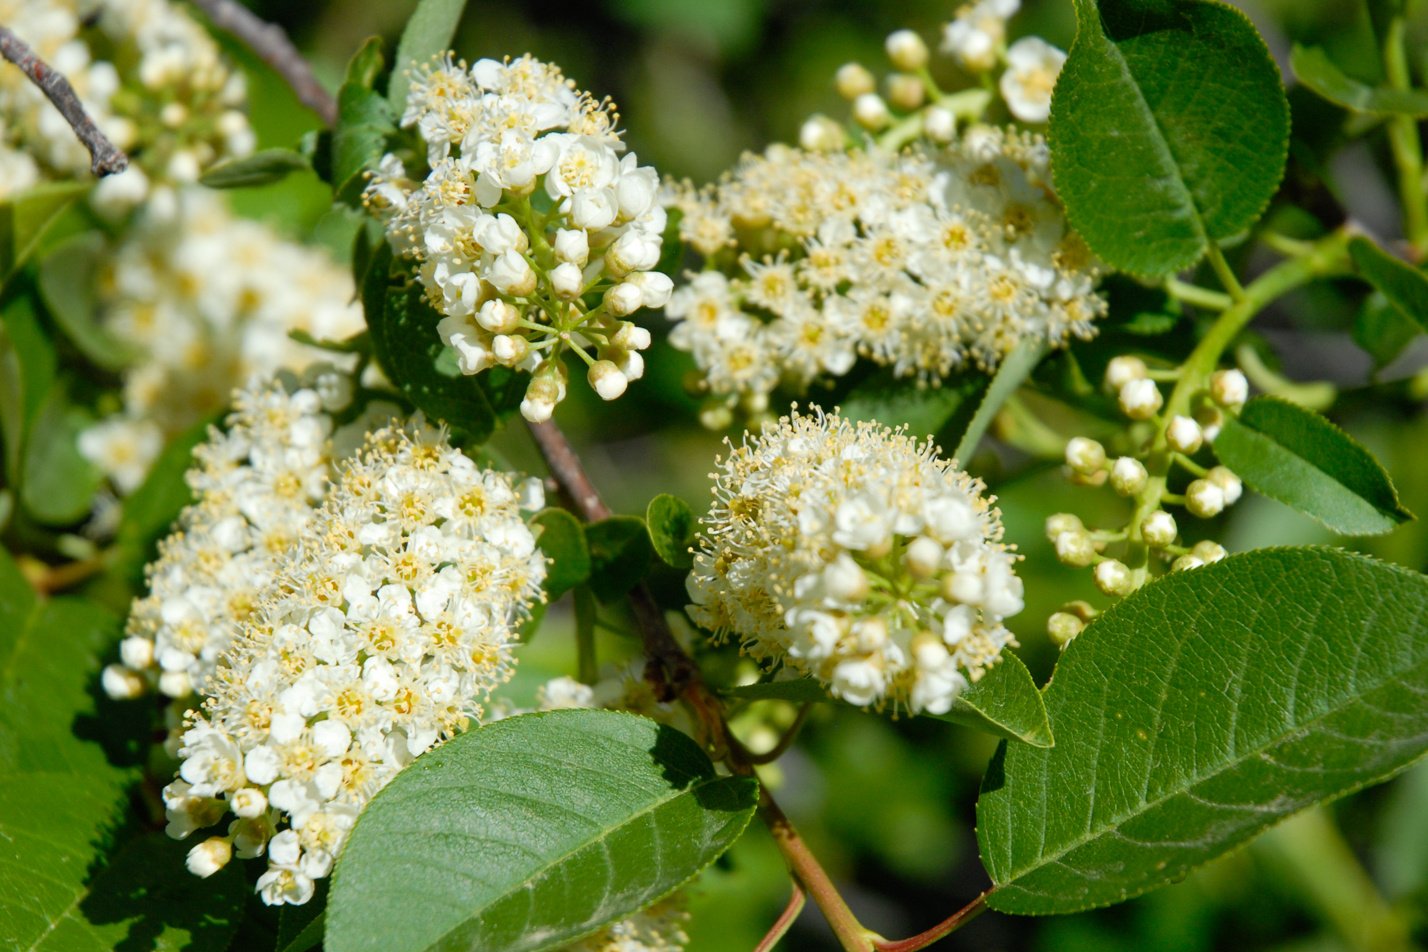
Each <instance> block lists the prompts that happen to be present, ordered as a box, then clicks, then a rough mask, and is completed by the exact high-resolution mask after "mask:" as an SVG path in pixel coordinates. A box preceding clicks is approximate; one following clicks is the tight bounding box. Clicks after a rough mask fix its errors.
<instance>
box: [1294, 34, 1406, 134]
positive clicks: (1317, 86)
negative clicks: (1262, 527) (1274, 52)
mask: <svg viewBox="0 0 1428 952" xmlns="http://www.w3.org/2000/svg"><path fill="white" fill-rule="evenodd" d="M1289 65H1290V67H1291V68H1292V69H1293V70H1294V75H1295V76H1296V77H1298V79H1299V81H1300V82H1301V83H1303V84H1304V85H1305V86H1308V87H1309V88H1310V89H1312V90H1313V91H1314V92H1316V93H1318V94H1319V95H1320V96H1322V97H1323V98H1325V99H1327V100H1329V102H1331V103H1334V104H1335V105H1337V106H1343V107H1344V108H1345V109H1351V110H1353V111H1354V112H1367V113H1373V114H1376V115H1390V114H1393V113H1399V114H1403V115H1408V116H1417V117H1422V116H1428V91H1424V90H1422V89H1389V88H1387V87H1383V86H1370V85H1368V84H1367V83H1361V82H1359V81H1358V80H1357V79H1353V78H1351V77H1349V76H1347V75H1345V74H1344V71H1343V70H1341V69H1339V67H1337V66H1335V65H1334V63H1333V62H1332V61H1331V60H1330V59H1329V57H1328V55H1327V54H1326V53H1325V52H1324V51H1323V50H1321V49H1319V48H1318V47H1317V46H1300V45H1299V44H1298V43H1296V44H1294V49H1293V51H1292V52H1291V53H1290V54H1289Z"/></svg>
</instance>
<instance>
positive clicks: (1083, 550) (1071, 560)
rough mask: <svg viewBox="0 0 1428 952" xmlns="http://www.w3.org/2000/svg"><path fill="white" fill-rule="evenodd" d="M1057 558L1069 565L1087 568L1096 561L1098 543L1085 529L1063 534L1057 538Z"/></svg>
mask: <svg viewBox="0 0 1428 952" xmlns="http://www.w3.org/2000/svg"><path fill="white" fill-rule="evenodd" d="M1056 557H1057V558H1058V559H1060V560H1061V561H1062V562H1064V563H1065V564H1067V565H1074V566H1076V567H1077V568H1085V567H1086V566H1088V565H1090V564H1091V563H1092V562H1094V561H1096V543H1095V541H1094V540H1093V539H1092V538H1091V534H1090V533H1089V532H1087V531H1086V530H1084V529H1080V530H1072V531H1070V532H1063V533H1061V534H1060V535H1058V536H1057V537H1056Z"/></svg>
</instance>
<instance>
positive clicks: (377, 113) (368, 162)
mask: <svg viewBox="0 0 1428 952" xmlns="http://www.w3.org/2000/svg"><path fill="white" fill-rule="evenodd" d="M395 132H396V123H395V121H394V120H393V117H392V113H391V111H390V110H389V109H388V108H387V101H386V100H385V99H383V98H382V95H381V94H380V93H378V92H376V91H375V90H372V89H367V88H365V87H363V86H358V85H355V84H353V83H344V84H343V85H342V88H341V89H339V90H338V91H337V127H336V128H335V129H333V130H332V185H333V188H334V190H335V192H336V194H337V195H338V196H340V197H342V198H343V199H345V200H348V201H353V202H355V201H356V199H357V196H358V195H360V194H361V192H362V188H363V186H364V182H363V180H362V173H363V172H364V171H366V170H367V169H369V168H372V167H374V166H375V165H376V164H377V162H378V161H379V160H380V159H381V158H382V155H383V154H384V153H385V152H386V150H387V138H388V137H389V136H391V135H393V134H394V133H395Z"/></svg>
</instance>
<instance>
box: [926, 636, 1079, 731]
mask: <svg viewBox="0 0 1428 952" xmlns="http://www.w3.org/2000/svg"><path fill="white" fill-rule="evenodd" d="M937 719H938V720H941V721H950V722H952V723H953V724H961V725H962V726H964V727H971V728H975V729H976V730H980V731H986V732H987V733H988V734H994V735H996V736H997V737H1005V738H1007V739H1008V740H1019V741H1021V742H1023V743H1026V744H1030V745H1031V746H1033V747H1050V746H1052V744H1053V743H1055V741H1054V739H1053V737H1052V734H1051V721H1050V719H1049V718H1048V717H1047V714H1046V704H1045V703H1044V702H1043V700H1042V697H1041V692H1040V691H1039V690H1037V687H1036V682H1035V681H1033V680H1032V679H1031V672H1030V671H1028V670H1026V665H1024V664H1022V662H1021V659H1020V658H1018V657H1017V656H1016V655H1014V654H1012V653H1011V652H1010V651H1004V652H1002V660H1000V661H998V662H997V663H996V664H994V665H992V666H991V667H990V668H988V669H987V671H986V673H985V674H983V675H982V676H981V678H979V679H978V680H977V681H974V682H973V683H972V684H971V685H969V686H968V687H967V689H966V690H965V691H963V692H962V693H961V694H959V695H957V700H956V701H954V702H953V704H952V710H950V711H948V712H947V713H946V714H939V715H937Z"/></svg>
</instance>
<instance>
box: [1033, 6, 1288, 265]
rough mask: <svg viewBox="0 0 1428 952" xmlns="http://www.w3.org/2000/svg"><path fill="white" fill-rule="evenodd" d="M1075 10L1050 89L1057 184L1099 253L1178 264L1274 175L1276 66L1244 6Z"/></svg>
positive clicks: (1280, 123) (1279, 171)
mask: <svg viewBox="0 0 1428 952" xmlns="http://www.w3.org/2000/svg"><path fill="white" fill-rule="evenodd" d="M1076 21H1077V31H1076V40H1075V42H1074V43H1073V44H1072V45H1071V51H1070V54H1069V56H1068V58H1067V60H1066V65H1065V67H1064V68H1063V69H1062V71H1061V76H1060V78H1059V79H1058V80H1057V83H1056V88H1055V92H1054V95H1053V97H1052V102H1051V120H1050V122H1051V124H1050V130H1049V138H1050V142H1051V153H1052V162H1051V168H1052V172H1053V175H1054V177H1055V181H1056V191H1057V194H1058V195H1059V196H1060V197H1061V200H1062V201H1063V202H1064V203H1065V205H1066V214H1067V217H1068V218H1069V220H1070V222H1071V225H1072V226H1073V227H1074V228H1075V229H1076V230H1077V231H1078V232H1080V234H1081V236H1082V237H1083V238H1085V239H1086V243H1087V244H1088V245H1090V246H1091V248H1092V249H1093V250H1094V251H1095V252H1096V254H1097V255H1099V256H1100V257H1101V258H1102V259H1103V260H1104V261H1105V262H1106V263H1107V264H1109V265H1111V266H1112V267H1114V268H1117V269H1119V270H1122V271H1129V272H1132V273H1136V274H1146V275H1162V274H1168V273H1170V272H1173V271H1179V270H1181V269H1183V268H1186V267H1188V266H1189V265H1191V264H1193V263H1195V262H1196V261H1197V260H1199V258H1200V256H1201V255H1202V254H1204V252H1205V250H1206V248H1207V247H1208V246H1209V245H1210V244H1211V243H1212V242H1218V241H1221V240H1223V239H1225V238H1228V237H1230V236H1232V235H1235V234H1237V233H1239V232H1241V231H1244V230H1245V229H1246V228H1248V227H1249V226H1250V225H1251V224H1253V223H1254V221H1255V220H1256V219H1257V218H1259V216H1260V214H1261V213H1262V212H1263V211H1264V209H1265V206H1266V205H1267V204H1268V203H1269V199H1270V197H1271V196H1273V194H1274V192H1275V189H1276V188H1277V187H1278V185H1279V180H1280V178H1281V176H1282V175H1283V173H1284V164H1285V158H1286V156H1287V154H1288V146H1289V104H1288V101H1287V100H1286V99H1285V95H1284V89H1283V86H1282V85H1281V84H1280V79H1279V68H1278V67H1277V66H1276V65H1275V63H1274V60H1273V59H1272V58H1271V57H1270V55H1269V51H1268V49H1266V48H1265V45H1264V41H1263V40H1262V39H1261V38H1260V36H1259V34H1258V33H1257V32H1256V31H1255V29H1254V26H1253V25H1251V23H1250V21H1249V20H1248V19H1247V18H1246V17H1245V15H1244V14H1243V13H1241V12H1240V11H1238V10H1236V9H1234V8H1233V7H1230V6H1228V5H1226V4H1223V3H1218V2H1211V0H1100V2H1099V3H1097V2H1095V0H1076ZM1112 157H1113V158H1112Z"/></svg>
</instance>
